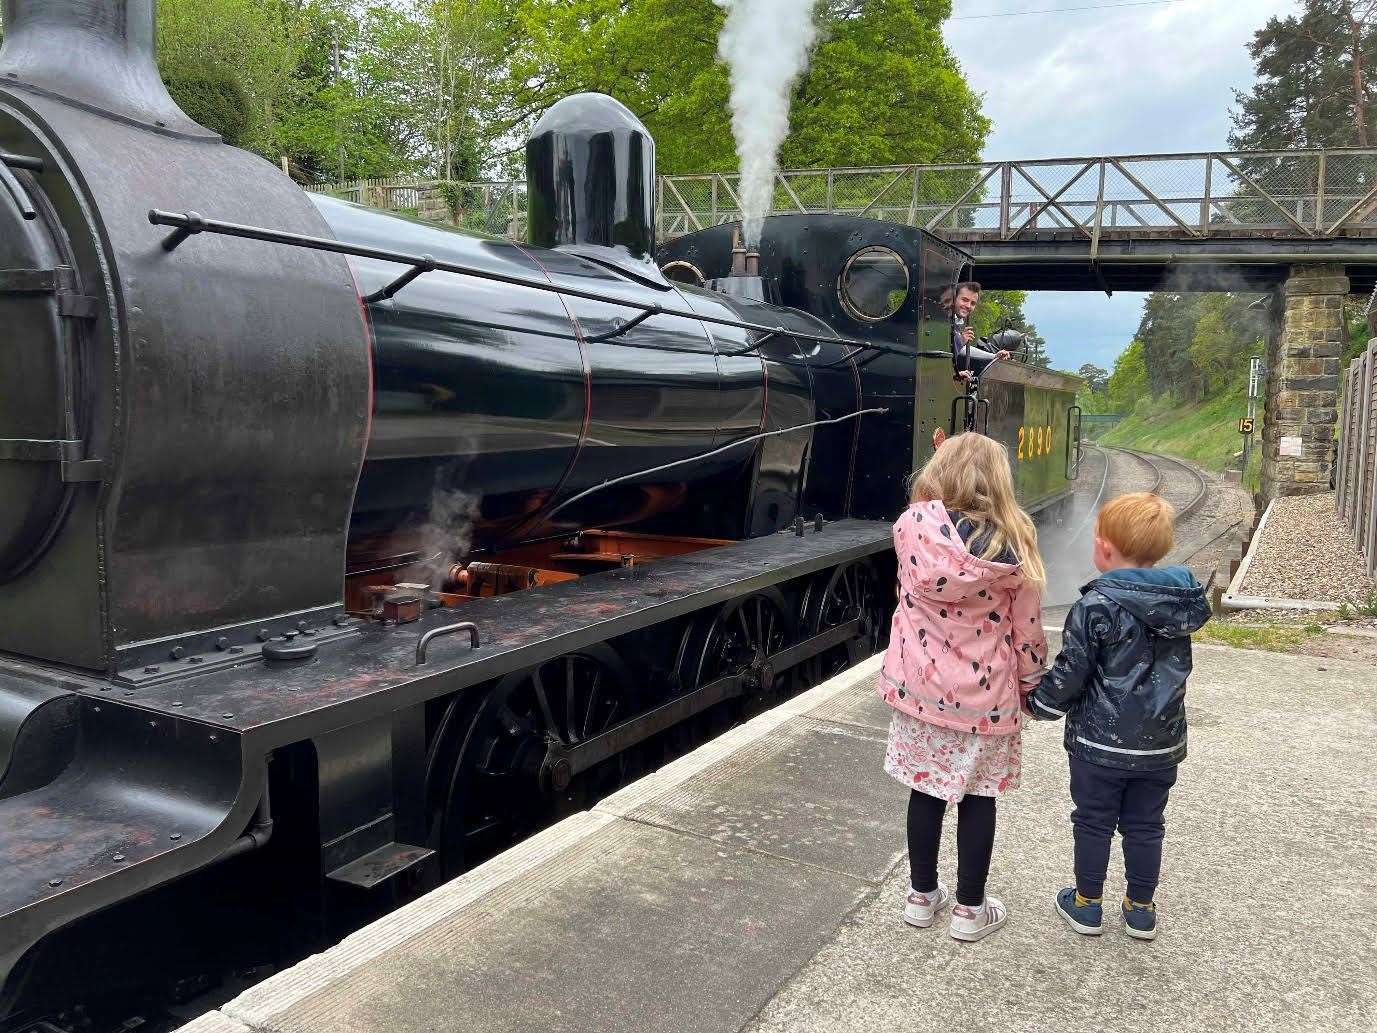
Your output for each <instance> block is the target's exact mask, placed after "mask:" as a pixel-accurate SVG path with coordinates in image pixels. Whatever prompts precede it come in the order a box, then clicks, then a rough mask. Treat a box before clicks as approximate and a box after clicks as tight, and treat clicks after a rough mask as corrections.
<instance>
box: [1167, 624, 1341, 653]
mask: <svg viewBox="0 0 1377 1033" xmlns="http://www.w3.org/2000/svg"><path fill="white" fill-rule="evenodd" d="M1312 627H1315V626H1314V625H1308V624H1307V625H1305V626H1304V627H1300V628H1296V627H1281V626H1277V625H1249V624H1233V623H1230V622H1229V621H1220V620H1213V621H1210V622H1209V623H1208V624H1206V625H1205V626H1204V627H1203V628H1201V629H1200V630H1199V631H1197V632H1196V633H1195V634H1194V635H1192V636H1191V637H1192V638H1193V639H1194V640H1195V641H1197V642H1211V643H1214V644H1215V645H1220V646H1232V647H1233V648H1234V649H1262V650H1266V651H1267V652H1270V653H1296V652H1301V651H1302V650H1301V647H1302V646H1303V645H1304V644H1305V642H1306V640H1307V639H1309V638H1311V637H1313V636H1314V635H1316V634H1322V633H1323V631H1324V629H1323V628H1317V629H1316V630H1314V631H1312V630H1311V628H1312Z"/></svg>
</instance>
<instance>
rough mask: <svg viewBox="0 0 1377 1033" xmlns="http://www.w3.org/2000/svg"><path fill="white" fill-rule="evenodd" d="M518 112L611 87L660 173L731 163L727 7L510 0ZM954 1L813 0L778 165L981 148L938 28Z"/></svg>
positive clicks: (661, 1)
mask: <svg viewBox="0 0 1377 1033" xmlns="http://www.w3.org/2000/svg"><path fill="white" fill-rule="evenodd" d="M510 6H511V10H512V28H513V34H512V40H513V48H514V49H513V53H512V57H511V65H510V78H511V82H512V83H513V86H514V91H515V95H516V103H515V105H514V111H515V113H516V114H517V115H520V114H522V113H525V114H528V115H530V114H535V113H537V112H539V111H541V110H543V109H544V108H545V107H547V106H548V105H549V104H551V103H553V102H554V101H555V100H557V99H558V98H559V97H561V96H564V95H566V94H569V93H575V92H578V91H579V90H598V91H601V92H604V93H610V94H612V95H614V96H616V97H617V98H618V99H619V100H621V101H623V102H624V103H625V104H626V105H627V106H628V107H630V108H631V110H632V111H634V112H636V114H637V115H639V116H640V117H641V118H642V120H644V122H645V124H646V127H647V128H648V129H649V130H650V131H651V133H652V134H653V135H654V136H655V139H656V143H657V146H658V159H659V167H660V171H662V172H709V171H729V170H731V169H734V168H735V166H736V156H735V151H734V145H733V142H732V134H731V122H730V114H729V112H728V108H727V94H728V81H727V72H726V69H725V67H724V66H723V65H722V64H721V63H720V62H718V60H717V33H718V29H719V28H720V27H721V24H722V19H723V11H722V9H721V8H720V7H718V6H717V5H716V4H714V3H712V2H711V0H641V2H638V3H625V2H624V0H515V2H513V3H512V4H511V5H510ZM950 13H951V4H950V0H820V3H819V18H820V20H821V22H822V33H821V35H820V42H819V43H818V45H817V47H816V49H815V51H814V53H813V59H812V64H811V66H810V68H809V70H808V72H807V73H806V74H805V75H804V76H803V77H802V78H801V79H800V80H799V83H798V85H797V86H796V87H795V91H794V100H793V109H792V115H791V132H790V135H789V137H788V138H787V139H786V140H785V143H784V147H783V150H782V153H781V161H782V162H783V164H784V165H786V166H793V167H802V166H841V165H885V164H891V163H906V162H923V161H934V160H945V161H966V160H974V159H975V158H976V157H978V155H979V152H980V147H981V145H982V144H983V142H984V139H985V136H986V134H987V133H988V132H989V125H990V124H989V121H988V120H987V119H985V118H984V116H982V115H981V113H980V99H979V97H978V96H977V95H976V94H975V93H973V92H972V91H971V89H970V87H969V86H968V85H967V83H966V82H965V80H964V78H963V77H962V75H961V71H960V67H959V66H958V64H957V62H956V60H955V58H954V57H953V56H952V55H951V53H950V52H949V51H948V50H947V48H946V45H945V43H944V42H943V40H942V35H941V23H942V20H943V19H945V18H946V17H948V16H949V15H950Z"/></svg>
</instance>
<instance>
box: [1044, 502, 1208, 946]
mask: <svg viewBox="0 0 1377 1033" xmlns="http://www.w3.org/2000/svg"><path fill="white" fill-rule="evenodd" d="M1174 518H1175V512H1174V511H1173V510H1172V508H1171V504H1170V503H1168V502H1167V501H1166V500H1165V499H1163V498H1159V497H1158V496H1156V495H1153V494H1151V493H1149V492H1135V493H1134V494H1131V495H1121V496H1119V497H1118V498H1116V499H1114V500H1113V501H1112V502H1109V503H1107V504H1106V505H1105V506H1104V507H1103V508H1102V509H1101V510H1100V512H1099V516H1098V517H1097V519H1096V522H1095V566H1096V568H1097V569H1099V571H1100V572H1101V576H1100V577H1097V578H1095V579H1094V580H1093V581H1091V582H1090V583H1089V584H1088V585H1086V586H1085V587H1084V588H1083V589H1082V590H1081V591H1082V595H1081V598H1080V599H1079V600H1078V601H1077V602H1076V604H1075V605H1074V606H1072V607H1071V612H1070V613H1068V614H1067V615H1066V628H1065V631H1064V632H1063V637H1062V647H1061V652H1060V653H1059V654H1058V656H1057V659H1056V660H1055V661H1054V662H1053V664H1052V667H1051V668H1050V669H1049V670H1048V671H1047V673H1046V674H1044V675H1043V676H1042V680H1041V681H1040V682H1039V683H1038V685H1037V687H1036V688H1035V689H1033V691H1032V692H1030V693H1029V694H1028V700H1027V703H1028V708H1029V711H1030V712H1031V714H1032V716H1033V717H1035V718H1039V719H1042V720H1056V719H1057V718H1059V717H1064V718H1066V739H1065V741H1066V752H1067V753H1068V754H1070V762H1071V799H1072V801H1073V802H1074V803H1075V809H1074V810H1073V811H1072V812H1071V824H1072V827H1073V829H1074V833H1075V858H1076V885H1075V886H1070V887H1067V888H1066V889H1064V890H1062V891H1061V892H1060V893H1058V894H1057V899H1056V909H1057V913H1058V914H1060V915H1061V916H1062V917H1063V918H1064V919H1066V921H1067V923H1068V924H1069V925H1070V926H1071V928H1072V929H1074V930H1076V932H1078V933H1083V934H1085V935H1087V936H1098V935H1099V934H1100V933H1101V932H1103V931H1104V921H1103V915H1102V910H1101V898H1102V897H1103V894H1104V881H1105V875H1106V870H1107V869H1108V867H1109V844H1110V841H1111V840H1112V839H1113V838H1114V829H1115V827H1116V826H1117V827H1118V829H1119V833H1120V834H1121V835H1122V836H1123V843H1124V868H1125V869H1126V874H1127V876H1128V893H1127V894H1126V895H1125V896H1124V901H1123V917H1124V931H1125V932H1126V933H1128V935H1129V936H1132V937H1135V938H1137V939H1140V940H1151V939H1153V938H1154V937H1156V935H1157V908H1156V906H1155V905H1154V904H1153V900H1152V898H1153V894H1154V893H1155V892H1156V890H1157V880H1158V876H1159V874H1160V872H1161V868H1162V836H1163V833H1164V832H1165V830H1166V825H1165V823H1164V822H1163V819H1162V815H1163V812H1164V811H1165V810H1166V806H1167V794H1168V793H1169V792H1170V790H1171V787H1172V785H1173V784H1174V783H1175V782H1176V766H1177V765H1178V764H1180V763H1181V761H1182V760H1184V759H1185V756H1186V703H1185V699H1186V679H1187V678H1188V677H1189V676H1190V673H1191V639H1190V636H1191V633H1192V632H1194V631H1197V630H1198V629H1199V628H1200V627H1201V625H1203V624H1204V623H1205V621H1207V620H1209V617H1210V607H1209V603H1207V602H1206V601H1205V590H1204V589H1203V588H1201V587H1200V585H1199V583H1198V582H1197V581H1196V580H1195V578H1194V577H1193V576H1192V575H1191V572H1190V571H1189V570H1187V569H1186V568H1185V567H1164V568H1161V569H1157V568H1155V567H1154V566H1153V564H1154V563H1156V562H1157V561H1159V560H1160V559H1161V558H1162V557H1163V556H1165V555H1166V554H1167V553H1168V552H1170V551H1171V547H1172V537H1173V535H1172V522H1173V519H1174Z"/></svg>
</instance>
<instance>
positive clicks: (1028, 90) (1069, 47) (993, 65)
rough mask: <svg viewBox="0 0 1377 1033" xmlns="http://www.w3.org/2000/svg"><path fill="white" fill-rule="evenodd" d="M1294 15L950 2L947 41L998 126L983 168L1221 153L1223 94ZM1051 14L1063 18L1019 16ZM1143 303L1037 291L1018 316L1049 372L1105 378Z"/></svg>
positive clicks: (1234, 8)
mask: <svg viewBox="0 0 1377 1033" xmlns="http://www.w3.org/2000/svg"><path fill="white" fill-rule="evenodd" d="M1297 6H1298V4H1297V3H1296V0H1165V2H1157V3H1144V2H1143V0H1137V2H1136V3H1135V2H1132V0H953V4H952V8H953V10H952V19H951V21H950V22H948V23H947V28H946V37H947V42H948V44H949V45H950V46H951V48H952V51H953V52H954V53H955V54H956V55H957V57H958V58H959V59H960V61H961V64H962V67H963V69H964V71H965V73H966V77H967V79H968V80H969V81H970V82H971V83H972V85H973V86H974V87H975V89H976V90H977V91H979V92H981V93H983V94H984V95H985V114H986V115H988V116H989V117H990V118H991V119H992V120H993V121H994V131H993V133H991V135H990V139H989V141H988V144H987V146H986V148H985V158H986V159H989V160H992V161H1003V160H1012V159H1017V158H1023V159H1026V158H1063V157H1077V156H1082V155H1083V156H1087V157H1088V156H1091V155H1102V154H1103V155H1119V154H1151V153H1163V152H1167V153H1169V152H1173V151H1205V150H1222V149H1224V148H1226V147H1227V146H1228V142H1227V136H1228V132H1229V109H1230V107H1231V106H1232V104H1233V92H1232V91H1233V90H1234V89H1236V88H1246V87H1247V86H1248V85H1249V84H1250V83H1251V82H1252V78H1253V66H1252V61H1251V59H1250V58H1249V56H1248V52H1247V50H1246V49H1245V48H1246V45H1247V43H1248V41H1249V40H1250V39H1251V38H1252V35H1253V33H1254V32H1255V31H1256V30H1257V29H1259V28H1261V27H1262V25H1263V24H1264V23H1265V22H1266V20H1267V19H1268V17H1270V16H1272V15H1275V14H1289V13H1292V12H1293V11H1294V10H1295V9H1296V8H1297ZM1075 8H1092V9H1090V10H1068V9H1075ZM1054 9H1061V10H1062V12H1063V13H1022V12H1051V11H1053V10H1054ZM992 15H993V17H990V16H992ZM1142 299H1143V295H1141V294H1116V295H1115V296H1114V297H1113V298H1106V297H1105V296H1104V295H1103V294H1092V293H1060V292H1047V293H1042V294H1030V295H1029V298H1028V304H1027V305H1026V306H1025V310H1026V311H1027V313H1028V318H1029V319H1031V320H1032V321H1033V322H1034V323H1036V324H1037V327H1038V330H1039V332H1040V333H1041V334H1042V336H1043V337H1045V338H1046V339H1047V345H1048V350H1049V351H1050V352H1051V355H1052V358H1053V360H1054V361H1055V362H1056V364H1057V365H1058V366H1059V367H1061V368H1063V369H1073V370H1074V369H1076V368H1077V367H1078V366H1080V365H1081V363H1083V362H1094V363H1097V364H1099V365H1101V366H1104V367H1105V368H1106V369H1108V368H1109V367H1110V366H1111V365H1112V364H1113V362H1114V357H1115V356H1116V355H1117V354H1118V353H1119V352H1120V351H1121V350H1122V349H1123V347H1124V345H1126V344H1127V343H1128V342H1129V340H1130V339H1131V338H1132V336H1133V332H1134V330H1136V329H1137V326H1138V317H1139V315H1140V314H1141V312H1142Z"/></svg>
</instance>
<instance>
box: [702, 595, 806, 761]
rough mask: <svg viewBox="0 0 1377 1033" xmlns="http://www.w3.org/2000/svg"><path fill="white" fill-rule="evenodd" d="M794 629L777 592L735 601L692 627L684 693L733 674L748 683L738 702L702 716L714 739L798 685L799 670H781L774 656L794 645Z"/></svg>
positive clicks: (727, 703)
mask: <svg viewBox="0 0 1377 1033" xmlns="http://www.w3.org/2000/svg"><path fill="white" fill-rule="evenodd" d="M794 631H795V622H794V619H793V616H792V614H791V613H790V610H789V607H788V605H787V604H786V603H785V601H784V596H783V595H782V594H781V593H780V592H779V590H778V589H775V588H767V589H765V590H764V591H762V592H757V593H756V594H754V595H747V596H742V597H741V598H740V599H733V600H732V601H731V602H729V603H727V604H726V605H725V606H723V607H722V608H721V609H719V610H718V611H717V612H716V613H714V614H713V615H712V616H711V617H709V618H707V619H706V620H700V621H697V622H695V623H694V624H693V625H691V626H690V627H689V628H688V630H687V631H686V632H685V633H684V636H683V638H682V640H681V641H680V643H679V656H678V663H677V664H676V666H675V670H676V676H677V680H678V684H679V686H680V688H681V690H682V691H684V692H691V691H693V690H694V689H697V688H700V687H702V686H704V685H707V684H708V683H710V682H713V681H716V680H717V679H719V678H723V677H726V676H727V675H731V674H740V675H742V676H743V680H744V682H745V685H744V689H743V693H742V695H741V697H740V698H739V699H738V700H730V701H728V702H726V703H724V704H722V705H721V706H718V707H714V708H712V710H709V711H706V712H705V713H704V714H702V715H700V717H702V718H704V719H706V722H707V724H708V726H709V727H708V728H707V733H708V734H709V735H711V734H715V733H717V732H719V731H723V730H725V729H726V728H727V727H729V726H730V725H732V724H733V723H735V722H736V721H737V720H740V719H742V718H744V717H748V716H750V715H751V714H755V713H759V712H760V711H761V710H764V709H766V708H767V707H769V706H771V705H773V704H774V703H775V702H777V701H778V700H779V699H781V698H783V697H784V696H787V695H788V694H789V692H790V690H791V689H792V687H793V686H794V684H795V677H794V672H793V671H792V670H788V671H778V670H775V669H774V667H773V666H772V664H771V663H770V656H771V655H772V654H774V653H778V652H779V651H780V650H782V649H784V648H785V647H786V646H788V645H789V644H790V643H792V642H793V641H794Z"/></svg>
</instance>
